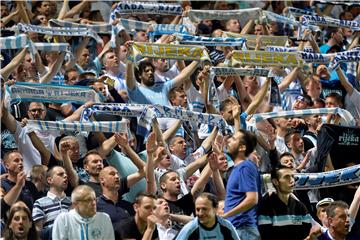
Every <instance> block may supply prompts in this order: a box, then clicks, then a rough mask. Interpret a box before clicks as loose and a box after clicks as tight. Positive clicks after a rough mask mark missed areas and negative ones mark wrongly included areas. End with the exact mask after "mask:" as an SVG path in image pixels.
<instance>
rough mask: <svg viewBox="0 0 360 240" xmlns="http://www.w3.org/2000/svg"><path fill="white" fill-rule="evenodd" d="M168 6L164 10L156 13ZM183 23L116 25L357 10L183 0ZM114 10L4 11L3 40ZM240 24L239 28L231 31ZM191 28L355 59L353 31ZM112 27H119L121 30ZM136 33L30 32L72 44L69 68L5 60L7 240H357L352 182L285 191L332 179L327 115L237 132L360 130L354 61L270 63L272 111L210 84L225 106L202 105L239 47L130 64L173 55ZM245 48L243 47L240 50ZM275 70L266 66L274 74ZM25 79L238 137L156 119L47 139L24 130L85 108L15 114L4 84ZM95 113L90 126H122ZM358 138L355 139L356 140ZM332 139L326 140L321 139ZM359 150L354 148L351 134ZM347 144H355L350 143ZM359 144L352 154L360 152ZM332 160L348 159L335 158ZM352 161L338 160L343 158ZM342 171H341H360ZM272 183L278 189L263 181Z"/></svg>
mask: <svg viewBox="0 0 360 240" xmlns="http://www.w3.org/2000/svg"><path fill="white" fill-rule="evenodd" d="M159 2H171V1H159ZM172 3H176V4H181V6H182V8H183V10H184V12H183V15H182V16H164V15H161V16H160V15H156V14H151V13H148V14H133V15H130V14H128V15H124V16H121V17H122V18H128V19H132V20H137V21H143V22H148V23H152V24H180V23H181V22H183V20H184V19H185V18H187V13H188V11H189V10H190V9H202V10H231V9H246V8H253V7H259V8H262V9H264V10H268V11H272V12H274V13H277V14H280V15H285V14H286V13H287V12H288V7H290V6H292V7H296V8H299V9H304V10H308V11H312V12H315V13H316V14H318V15H320V16H329V17H332V18H335V19H343V20H354V19H359V18H358V15H359V13H360V5H359V4H358V3H355V2H353V4H346V3H344V2H343V3H341V2H340V3H336V2H335V3H332V2H328V3H324V2H323V1H321V2H316V1H291V2H290V1H289V2H282V1H253V2H250V1H178V2H172ZM116 4H117V2H115V1H114V2H112V1H102V2H101V1H87V0H84V1H69V0H64V1H1V23H0V24H1V33H2V37H6V36H11V35H13V34H14V32H13V31H11V28H12V27H13V26H15V25H16V24H18V23H25V24H32V25H39V26H44V27H47V26H48V21H49V20H50V19H58V20H65V21H69V22H75V23H81V24H91V25H96V24H105V23H108V22H109V16H110V12H111V10H112V9H113V8H114V7H116ZM239 19H241V20H239ZM239 19H229V20H221V21H220V20H208V19H204V20H201V21H200V22H196V23H195V22H193V27H195V28H196V35H198V36H207V37H211V36H212V37H220V36H222V34H223V32H232V33H241V34H252V35H257V36H259V37H258V38H257V40H256V47H255V50H262V49H263V46H262V41H261V36H262V35H269V36H288V44H289V46H292V47H299V50H300V49H303V48H304V47H305V46H308V45H309V46H311V47H312V48H313V50H314V51H315V52H320V53H323V54H326V53H336V52H341V51H346V50H350V49H353V48H355V47H358V46H359V38H360V33H359V31H353V30H351V29H348V28H338V27H326V26H325V27H322V35H323V36H324V39H322V38H321V37H320V35H319V34H318V33H315V32H311V30H306V31H305V32H304V34H303V38H302V39H301V40H298V39H297V37H296V36H297V30H298V29H297V27H296V26H295V27H294V26H293V27H291V26H289V25H286V24H282V23H278V22H271V21H265V20H261V19H260V20H259V19H243V18H241V17H239ZM116 23H117V22H116V20H115V23H114V24H116ZM151 31H152V29H151V28H149V30H148V31H143V30H138V29H134V30H132V31H122V32H120V33H119V34H118V35H117V36H116V47H115V48H111V46H110V43H109V40H110V34H104V33H102V34H100V37H101V38H102V39H103V42H104V45H103V46H102V45H101V44H98V43H97V42H95V40H93V39H91V38H89V37H75V36H72V37H60V36H48V35H42V34H38V33H33V32H29V33H27V34H28V37H29V38H30V39H31V40H32V41H33V42H67V43H69V44H70V46H71V51H72V52H73V55H74V56H75V58H66V57H65V53H63V52H48V51H43V52H41V51H39V52H36V53H35V59H32V58H31V54H30V52H29V51H28V49H27V48H24V49H20V50H8V49H1V61H2V69H1V71H0V73H1V83H2V98H1V159H2V161H1V174H2V175H1V188H0V189H1V234H2V236H3V238H4V239H31V240H33V239H54V240H55V239H245V240H251V239H336V240H338V239H339V240H340V239H359V238H360V226H359V225H360V224H359V223H360V221H359V220H358V219H359V214H358V209H359V206H360V190H359V188H358V185H357V184H349V185H346V186H341V187H334V188H324V189H309V190H294V188H295V187H296V186H295V174H297V173H311V172H323V171H332V170H334V169H335V168H338V167H337V166H339V164H340V163H339V162H336V161H339V158H337V159H334V158H331V156H330V155H331V154H330V152H327V154H326V156H325V158H322V159H321V161H318V159H319V158H318V155H319V149H320V147H321V144H320V143H324V141H325V140H328V139H326V136H325V135H321V136H320V134H319V133H320V132H321V131H322V130H323V129H324V127H325V126H329V127H332V126H334V125H339V127H341V128H346V129H350V127H351V126H347V125H346V123H345V122H344V121H343V120H341V119H340V117H339V116H338V115H336V114H328V115H324V116H319V115H311V116H306V117H305V116H304V117H296V118H287V117H278V118H273V119H268V120H263V121H260V122H257V123H256V124H255V123H254V124H250V123H248V124H246V119H249V118H250V117H251V115H252V114H255V113H265V112H274V111H278V112H279V111H288V110H300V109H311V108H330V107H338V108H343V109H346V110H348V111H349V112H350V113H351V115H352V116H353V118H354V119H355V121H356V124H357V125H358V126H360V93H359V89H360V88H359V87H360V64H359V62H344V63H342V64H341V66H340V67H338V68H336V69H335V70H333V71H331V72H330V71H329V70H328V66H326V65H322V64H305V65H303V66H298V67H294V68H291V67H278V66H273V67H271V70H272V72H273V73H276V76H275V77H274V80H275V81H276V83H277V85H278V89H279V92H280V96H281V106H272V105H271V104H269V98H270V91H269V88H270V85H271V84H272V83H271V79H270V78H267V77H258V76H216V77H215V78H214V84H215V86H216V91H217V96H218V98H219V99H218V100H219V102H220V104H219V106H215V105H214V104H213V103H214V102H212V101H210V99H209V95H208V91H209V82H210V81H211V79H210V70H211V67H212V66H225V62H226V60H227V59H230V58H231V57H232V53H231V52H232V50H234V49H237V47H223V46H212V47H207V50H208V53H209V56H210V60H211V61H210V62H209V63H201V62H199V61H192V62H191V61H183V60H171V59H170V60H169V59H149V58H144V59H142V60H141V61H139V62H138V63H137V64H136V66H135V64H134V63H133V62H132V61H129V57H130V56H131V55H132V54H133V52H132V46H133V44H134V42H140V43H143V42H149V41H156V42H160V43H165V44H168V43H171V42H173V41H174V40H175V38H174V37H173V36H172V35H163V36H159V38H155V39H154V38H153V37H151V38H150V37H149V33H150V32H151ZM240 50H241V49H240ZM269 68H270V67H269ZM18 82H28V83H42V84H44V83H49V84H61V85H79V86H90V87H91V88H92V89H94V90H95V91H96V92H97V93H98V94H100V95H102V96H103V97H104V99H105V101H104V102H105V103H137V104H151V105H155V104H160V105H164V106H174V107H175V106H180V107H182V108H184V109H188V110H191V111H194V112H204V113H205V112H206V113H210V114H219V115H221V116H222V117H223V118H224V120H225V121H226V123H227V124H228V125H229V126H230V128H231V129H232V133H230V134H227V135H226V134H224V133H223V132H222V131H220V130H221V129H219V128H218V126H210V125H206V124H197V123H194V122H186V121H182V120H178V119H171V118H159V119H154V120H153V121H152V129H151V132H150V133H149V134H148V135H147V136H145V137H144V136H141V135H139V134H137V132H136V129H137V118H129V119H128V121H129V123H130V124H129V129H130V131H129V134H126V133H114V134H113V133H102V132H86V133H84V132H69V131H66V132H63V131H40V130H34V129H32V128H31V127H28V126H27V122H28V119H30V120H47V121H60V120H62V121H67V122H73V121H78V120H79V119H80V116H81V113H82V111H83V110H84V109H85V108H87V107H91V106H92V105H93V103H91V102H87V103H85V104H84V105H82V106H80V105H77V104H72V103H68V102H66V99H65V100H64V103H63V104H59V103H52V102H51V101H49V102H46V103H43V102H22V101H21V102H17V103H11V104H10V101H9V98H8V97H7V95H6V93H5V92H6V91H5V87H6V86H11V85H14V84H16V83H18ZM122 120H123V117H120V116H112V115H105V114H97V115H94V118H93V119H92V121H122ZM351 129H352V130H351V131H352V133H354V134H357V135H356V136H357V138H358V139H359V132H356V131H355V130H354V129H356V127H353V126H352V128H351ZM324 138H325V139H324ZM355 138H356V137H355ZM355 142H356V141H355ZM359 144H360V143H359V141H357V145H354V146H353V147H352V149H351V151H354V153H355V152H356V151H359V150H358V149H360V146H359ZM340 159H341V160H343V159H342V158H341V157H340ZM344 160H345V159H344ZM357 160H358V162H350V163H346V165H341V164H340V165H341V166H343V167H346V166H353V165H356V164H359V159H357ZM268 173H270V174H271V177H270V179H271V183H272V184H270V185H272V187H270V188H269V187H266V186H268V185H267V184H265V183H264V180H263V179H265V178H263V175H264V174H265V175H266V174H268Z"/></svg>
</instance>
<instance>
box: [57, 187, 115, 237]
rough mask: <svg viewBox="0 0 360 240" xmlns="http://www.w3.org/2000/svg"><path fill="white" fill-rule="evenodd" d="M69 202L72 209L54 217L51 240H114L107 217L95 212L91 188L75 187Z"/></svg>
mask: <svg viewBox="0 0 360 240" xmlns="http://www.w3.org/2000/svg"><path fill="white" fill-rule="evenodd" d="M71 202H72V204H73V206H74V208H73V209H71V210H70V211H69V212H66V213H60V215H58V216H57V217H56V219H55V222H54V226H53V231H52V239H81V237H83V238H88V239H94V238H95V237H96V238H98V239H109V240H111V239H115V238H114V229H113V227H112V225H111V221H110V218H109V216H108V215H107V214H106V213H102V212H97V210H96V196H95V192H94V190H92V188H91V187H89V186H85V185H81V186H78V187H76V188H75V189H74V191H73V192H72V194H71Z"/></svg>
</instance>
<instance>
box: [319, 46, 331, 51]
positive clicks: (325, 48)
mask: <svg viewBox="0 0 360 240" xmlns="http://www.w3.org/2000/svg"><path fill="white" fill-rule="evenodd" d="M330 48H331V47H330V46H329V45H327V44H324V45H322V46H321V47H320V52H321V53H327V51H329V49H330Z"/></svg>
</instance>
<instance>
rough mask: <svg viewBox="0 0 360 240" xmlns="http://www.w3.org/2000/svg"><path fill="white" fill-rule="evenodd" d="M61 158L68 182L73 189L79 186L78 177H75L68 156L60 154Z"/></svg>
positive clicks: (75, 174)
mask: <svg viewBox="0 0 360 240" xmlns="http://www.w3.org/2000/svg"><path fill="white" fill-rule="evenodd" d="M61 158H62V160H63V162H64V168H65V171H66V174H67V175H68V179H69V182H70V184H71V186H72V187H73V188H75V187H76V186H77V185H78V184H79V176H78V175H77V173H76V171H75V169H74V167H73V164H72V162H71V159H70V157H69V155H68V154H61Z"/></svg>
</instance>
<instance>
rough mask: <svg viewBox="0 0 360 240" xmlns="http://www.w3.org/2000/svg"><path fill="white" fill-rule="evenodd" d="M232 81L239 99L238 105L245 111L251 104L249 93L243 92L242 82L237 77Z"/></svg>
mask: <svg viewBox="0 0 360 240" xmlns="http://www.w3.org/2000/svg"><path fill="white" fill-rule="evenodd" d="M234 81H235V86H236V90H237V92H238V94H239V97H240V104H241V106H244V107H243V109H246V108H247V107H248V106H249V104H250V103H251V98H250V96H249V93H248V92H247V91H246V90H245V87H244V85H243V82H242V80H241V78H240V77H239V76H235V79H234Z"/></svg>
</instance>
